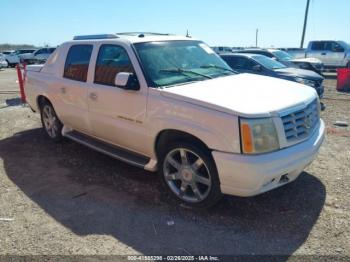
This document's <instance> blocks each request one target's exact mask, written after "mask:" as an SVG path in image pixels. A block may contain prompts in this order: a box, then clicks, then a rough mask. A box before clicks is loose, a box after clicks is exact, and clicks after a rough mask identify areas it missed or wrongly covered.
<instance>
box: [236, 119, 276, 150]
mask: <svg viewBox="0 0 350 262" xmlns="http://www.w3.org/2000/svg"><path fill="white" fill-rule="evenodd" d="M240 125H241V127H240V128H241V143H242V150H243V153H245V154H260V153H266V152H271V151H275V150H277V149H279V147H280V146H279V142H278V136H277V131H276V127H275V124H274V122H273V120H272V118H260V119H247V118H241V119H240Z"/></svg>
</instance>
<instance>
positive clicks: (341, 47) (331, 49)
mask: <svg viewBox="0 0 350 262" xmlns="http://www.w3.org/2000/svg"><path fill="white" fill-rule="evenodd" d="M305 57H315V58H318V59H320V60H321V61H322V62H323V64H324V65H325V67H326V68H328V69H335V68H339V67H350V45H349V44H348V43H345V42H344V41H311V42H309V45H308V47H307V49H306V53H305Z"/></svg>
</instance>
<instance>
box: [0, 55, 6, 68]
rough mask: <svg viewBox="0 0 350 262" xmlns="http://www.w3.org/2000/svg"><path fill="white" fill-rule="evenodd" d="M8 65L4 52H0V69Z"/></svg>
mask: <svg viewBox="0 0 350 262" xmlns="http://www.w3.org/2000/svg"><path fill="white" fill-rule="evenodd" d="M7 66H8V63H7V61H6V57H5V55H4V54H0V69H1V68H6V67H7Z"/></svg>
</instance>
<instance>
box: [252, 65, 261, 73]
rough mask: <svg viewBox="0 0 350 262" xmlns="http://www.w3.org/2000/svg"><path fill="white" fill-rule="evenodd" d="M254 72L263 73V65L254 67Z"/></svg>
mask: <svg viewBox="0 0 350 262" xmlns="http://www.w3.org/2000/svg"><path fill="white" fill-rule="evenodd" d="M253 70H254V71H257V72H261V71H262V67H261V65H255V66H253Z"/></svg>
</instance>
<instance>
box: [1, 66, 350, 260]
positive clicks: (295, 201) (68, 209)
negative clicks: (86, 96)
mask: <svg viewBox="0 0 350 262" xmlns="http://www.w3.org/2000/svg"><path fill="white" fill-rule="evenodd" d="M16 79H17V77H16V74H15V71H14V70H13V69H6V70H2V71H0V196H1V197H0V207H1V208H0V254H3V255H4V254H12V255H37V254H41V255H55V254H66V255H70V254H80V255H95V254H100V255H110V254H123V255H127V254H178V255H188V254H192V255H194V254H217V255H218V254H221V255H223V254H263V255H271V254H282V255H292V254H294V255H336V256H338V258H339V257H342V258H345V256H349V255H350V251H349V250H350V190H349V188H350V127H345V128H344V127H335V126H334V125H333V124H334V123H335V122H336V121H337V120H342V121H347V122H348V123H350V113H349V112H350V95H349V94H339V93H337V92H336V91H335V83H336V81H335V79H334V76H333V77H330V78H328V79H327V80H326V82H325V85H326V86H327V88H326V93H325V99H324V101H323V102H324V104H325V105H326V107H327V108H326V110H325V111H324V112H322V117H323V119H324V120H325V121H326V124H327V138H326V141H325V143H324V145H323V147H322V149H321V152H320V154H319V156H318V157H317V159H316V161H314V162H313V164H312V165H311V166H309V167H308V168H307V169H306V170H305V172H304V173H303V174H302V175H301V176H300V177H299V178H298V179H297V180H296V181H295V182H293V183H291V184H289V185H287V186H285V187H282V188H279V189H277V190H274V191H272V192H269V193H265V194H263V195H260V196H257V197H253V198H238V197H229V196H227V197H225V198H224V199H223V200H222V201H221V202H220V203H219V204H218V205H217V206H216V207H214V208H212V209H210V210H206V211H203V210H202V211H199V210H189V209H186V208H183V207H181V206H178V205H176V204H175V203H174V201H173V200H172V199H170V198H169V197H168V195H167V194H166V193H165V192H164V191H163V189H162V188H161V187H160V184H159V182H158V180H157V178H156V176H155V175H153V174H152V173H147V172H145V171H143V170H139V169H136V168H133V167H130V166H128V165H126V164H124V163H121V162H118V161H116V160H114V159H111V158H109V157H107V156H105V155H102V154H100V153H97V152H94V151H92V150H90V149H88V148H86V147H84V146H81V145H79V144H77V143H74V142H70V141H66V142H64V143H62V144H55V143H53V142H51V141H50V140H49V139H48V138H47V137H46V136H45V135H44V133H43V131H42V130H41V129H40V126H41V125H40V122H39V117H38V115H36V114H33V113H32V112H31V111H30V109H29V108H28V107H25V106H22V105H20V103H19V99H18V92H16V91H17V90H18V86H17V83H16Z"/></svg>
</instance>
